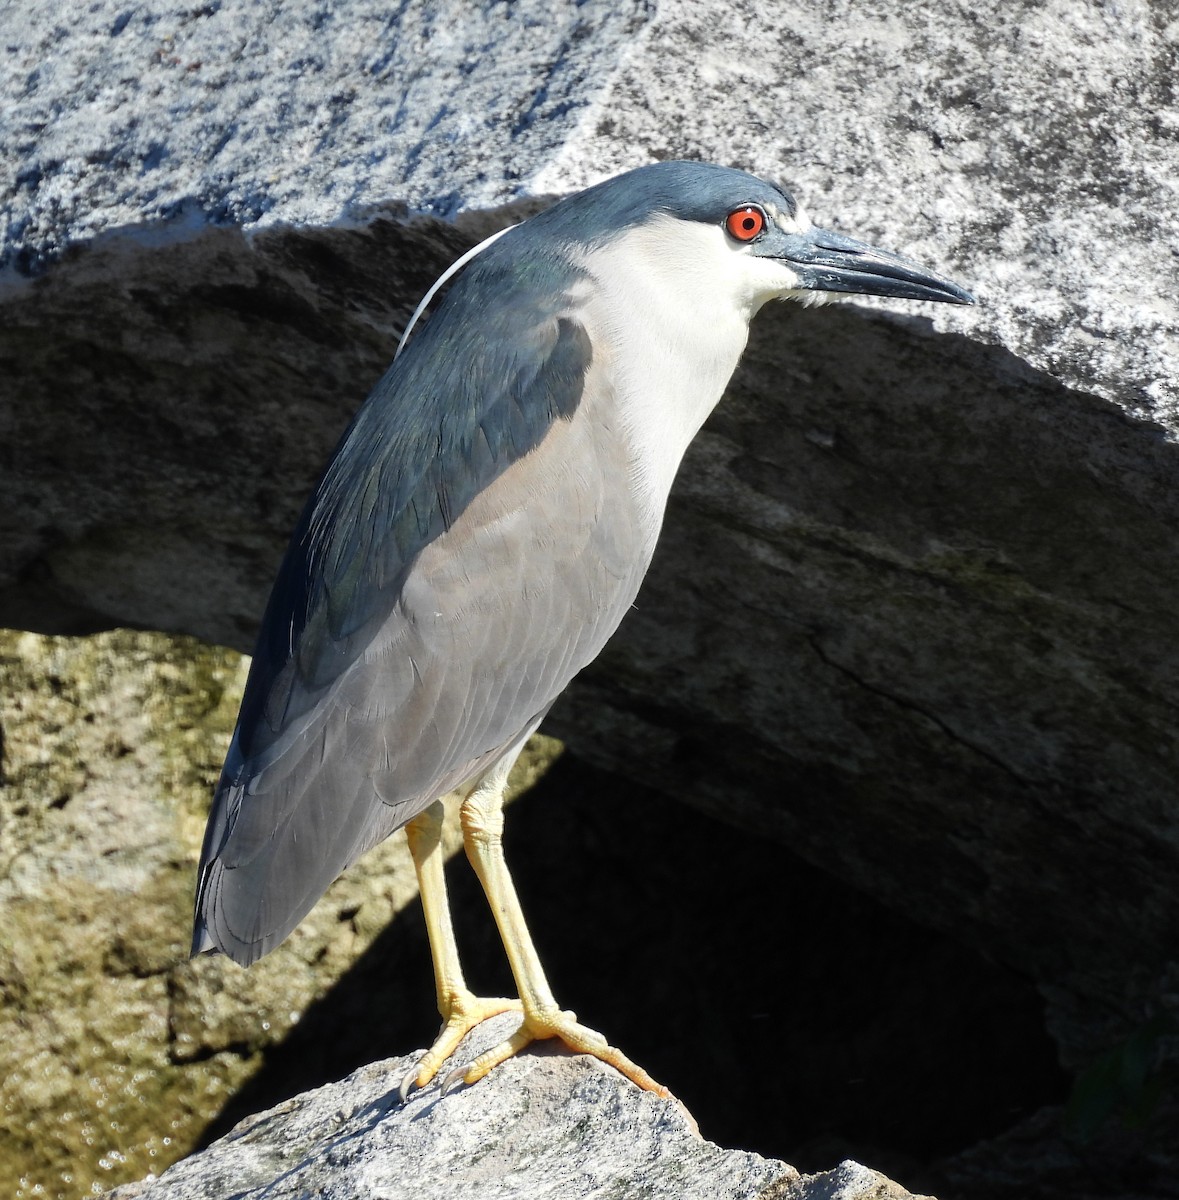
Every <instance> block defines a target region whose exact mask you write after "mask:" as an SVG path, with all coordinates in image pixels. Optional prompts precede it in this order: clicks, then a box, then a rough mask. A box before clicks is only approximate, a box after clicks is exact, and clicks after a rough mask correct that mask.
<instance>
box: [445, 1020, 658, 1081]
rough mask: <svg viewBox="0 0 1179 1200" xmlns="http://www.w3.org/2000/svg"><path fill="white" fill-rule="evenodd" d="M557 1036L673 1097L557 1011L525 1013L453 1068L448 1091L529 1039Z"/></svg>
mask: <svg viewBox="0 0 1179 1200" xmlns="http://www.w3.org/2000/svg"><path fill="white" fill-rule="evenodd" d="M554 1037H555V1038H560V1039H561V1041H562V1042H564V1043H565V1045H566V1046H568V1047H569V1049H570V1050H572V1051H574V1052H575V1053H577V1054H591V1055H593V1057H594V1058H596V1059H598V1060H600V1061H601V1062H604V1063H608V1064H609V1065H610V1066H612V1067H613V1068H614V1069H615V1070H616V1071H618V1072H620V1073H621V1074H623V1075H625V1076H626V1077H627V1079H629V1080H630V1081H631V1082H632V1083H634V1084H637V1085H638V1086H639V1087H641V1088H642V1089H643V1090H644V1091H647V1092H654V1093H655V1095H656V1096H662V1097H663V1098H664V1099H674V1098H675V1097H674V1096H672V1094H671V1092H670V1091H668V1089H667V1088H665V1087H664V1086H663V1085H662V1084H661V1083H656V1082H655V1080H654V1079H652V1078H651V1076H650V1075H648V1074H647V1072H646V1071H644V1070H643V1068H642V1067H640V1066H639V1065H638V1064H637V1063H634V1062H631V1060H630V1059H629V1058H627V1057H626V1055H625V1054H623V1053H622V1051H621V1050H619V1049H617V1047H615V1046H611V1045H610V1043H609V1042H607V1041H606V1039H605V1038H604V1037H603V1036H602V1035H601V1034H600V1033H598V1031H597V1030H596V1029H590V1028H589V1027H588V1026H586V1025H580V1024H578V1021H577V1016H576V1014H575V1013H571V1012H562V1011H556V1012H552V1013H527V1012H526V1013H525V1014H524V1019H523V1020H522V1021H521V1022H520V1028H519V1029H517V1030H516V1032H515V1033H514V1034H512V1036H511V1037H510V1038H508V1039H507V1040H506V1041H502V1042H500V1043H499V1045H498V1046H493V1047H492V1048H491V1049H490V1050H487V1051H485V1052H484V1053H483V1054H480V1055H479V1057H478V1058H476V1059H474V1060H473V1061H472V1062H471V1063H470V1064H469V1065H468V1066H467V1067H465V1068H463V1067H459V1068H458V1069H456V1070H454V1071H452V1072H451V1073H450V1074H449V1075H448V1076H447V1077H446V1081H445V1083H444V1085H443V1090H444V1091H447V1090H449V1089H450V1088H451V1087H453V1086H454V1085H455V1084H457V1083H458V1082H459V1080H460V1079H461V1080H462V1082H463V1083H466V1084H471V1083H477V1082H478V1081H479V1080H480V1079H482V1078H483V1076H484V1075H486V1074H487V1073H488V1072H489V1071H490V1070H492V1068H493V1067H497V1066H499V1064H500V1063H502V1062H506V1061H507V1060H508V1059H509V1058H511V1057H512V1056H513V1055H515V1054H519V1052H520V1051H521V1050H523V1049H524V1047H525V1046H527V1045H529V1044H530V1043H531V1042H537V1041H544V1040H545V1039H546V1038H554Z"/></svg>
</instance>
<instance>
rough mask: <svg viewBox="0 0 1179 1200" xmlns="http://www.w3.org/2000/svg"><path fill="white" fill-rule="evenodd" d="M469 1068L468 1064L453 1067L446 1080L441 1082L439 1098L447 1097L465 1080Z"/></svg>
mask: <svg viewBox="0 0 1179 1200" xmlns="http://www.w3.org/2000/svg"><path fill="white" fill-rule="evenodd" d="M470 1066H471V1064H470V1063H463V1065H462V1066H461V1067H455V1069H454V1070H453V1071H450V1072H448V1073H447V1076H446V1078H445V1079H444V1080H443V1081H442V1086H441V1087H440V1088H439V1089H438V1094H439V1096H449V1095H450V1093H451V1092H453V1091H454V1089H455V1088H457V1087H458V1085H459V1084H460V1083H462V1082H463V1080H464V1079H465V1078H466V1075H467V1071H468V1070H469V1069H470Z"/></svg>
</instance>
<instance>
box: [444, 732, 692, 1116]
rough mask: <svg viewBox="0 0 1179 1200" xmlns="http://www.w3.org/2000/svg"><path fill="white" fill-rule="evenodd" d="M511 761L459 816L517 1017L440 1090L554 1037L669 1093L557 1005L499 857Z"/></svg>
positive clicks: (490, 778)
mask: <svg viewBox="0 0 1179 1200" xmlns="http://www.w3.org/2000/svg"><path fill="white" fill-rule="evenodd" d="M511 764H512V756H508V757H507V762H506V764H505V763H504V762H501V763H500V764H499V765H497V766H496V767H495V768H493V770H492V771H491V772H490V773H489V774H488V775H487V777H486V778H485V779H484V780H483V781H482V782H481V783H480V784H479V786H478V787H477V788H476V789H475V790H474V791H473V792H472V793H471V794H470V795H469V796H468V797H467V799H466V800H465V801H464V803H463V806H462V808H461V810H460V817H461V820H462V828H463V844H464V846H465V847H466V851H467V857H468V858H469V859H470V860H471V865H472V866H473V867H474V869H475V874H476V875H478V876H479V882H480V883H481V884H482V885H483V890H484V892H485V893H486V894H487V901H488V903H489V904H490V905H491V911H492V913H493V914H494V916H495V923H496V925H497V926H498V927H499V932H500V937H501V938H502V939H503V943H504V949H505V950H506V951H507V956H508V962H509V963H510V964H511V968H512V975H513V976H514V978H515V980H516V987H517V989H518V990H519V992H520V1002H521V1004H522V1006H523V1020H522V1021H521V1023H520V1028H519V1029H518V1030H517V1031H516V1032H515V1033H514V1034H513V1035H512V1037H510V1038H508V1039H507V1040H506V1041H504V1042H501V1043H500V1044H499V1045H498V1046H495V1047H493V1048H492V1049H491V1050H488V1051H487V1052H486V1053H485V1054H481V1055H479V1057H478V1058H476V1059H475V1060H474V1062H472V1063H471V1064H470V1065H469V1066H467V1067H464V1068H461V1069H460V1070H458V1071H455V1072H452V1074H451V1075H450V1076H449V1077H448V1078H447V1079H446V1081H445V1082H444V1084H443V1090H445V1089H447V1088H448V1087H450V1086H452V1085H453V1084H454V1083H456V1082H458V1080H459V1079H461V1080H462V1081H463V1082H464V1083H475V1082H476V1081H477V1080H479V1079H482V1078H483V1076H484V1075H486V1074H487V1073H488V1071H490V1070H491V1069H492V1067H495V1066H497V1065H498V1064H499V1063H501V1062H503V1061H504V1060H505V1059H508V1058H511V1057H512V1055H514V1054H516V1053H518V1052H519V1051H520V1050H522V1049H523V1048H524V1047H525V1046H527V1045H528V1043H529V1042H532V1041H539V1040H541V1039H544V1038H551V1037H558V1038H560V1039H561V1041H563V1042H564V1043H565V1044H566V1045H567V1046H568V1047H569V1048H570V1049H571V1050H574V1051H576V1052H578V1053H581V1054H592V1055H593V1056H594V1057H595V1058H598V1059H601V1060H602V1062H605V1063H609V1064H610V1065H611V1066H612V1067H614V1068H616V1069H617V1070H618V1071H620V1072H621V1073H622V1074H623V1075H625V1076H626V1077H627V1078H628V1079H630V1080H631V1081H632V1082H634V1083H637V1084H638V1085H639V1087H641V1088H645V1089H646V1090H647V1091H649V1092H654V1093H655V1094H656V1095H659V1096H670V1095H671V1093H670V1092H669V1091H668V1090H667V1088H665V1087H663V1086H662V1085H661V1084H658V1083H656V1082H655V1080H654V1079H652V1078H651V1076H650V1075H648V1074H647V1072H646V1071H644V1070H643V1069H642V1067H640V1066H638V1065H636V1064H635V1063H633V1062H631V1060H630V1059H629V1058H627V1057H626V1055H625V1054H623V1053H622V1051H621V1050H617V1049H615V1048H614V1047H613V1046H611V1045H609V1044H608V1043H607V1041H606V1039H605V1038H604V1037H603V1036H602V1035H601V1034H600V1033H597V1032H596V1031H595V1030H593V1029H589V1028H587V1027H586V1026H584V1025H579V1024H578V1023H577V1016H576V1014H575V1013H572V1012H567V1011H565V1012H563V1011H562V1010H561V1009H560V1008H558V1007H557V1002H556V1000H555V999H554V998H553V993H552V990H551V989H550V988H549V984H548V980H547V979H546V978H545V974H544V969H543V968H542V967H541V965H540V959H539V958H538V957H537V954H536V949H535V947H534V946H533V944H532V938H531V936H530V935H529V933H528V927H527V925H526V924H525V922H524V914H523V912H522V910H521V908H520V901H519V899H518V898H517V896H516V888H515V885H514V884H513V883H512V878H511V875H510V874H509V873H508V866H507V862H506V861H505V859H504V853H503V824H504V817H503V799H504V788H505V787H506V785H507V777H508V770H509V769H510V767H511Z"/></svg>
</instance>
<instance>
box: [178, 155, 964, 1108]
mask: <svg viewBox="0 0 1179 1200" xmlns="http://www.w3.org/2000/svg"><path fill="white" fill-rule="evenodd" d="M466 257H467V258H469V259H470V262H469V265H467V266H466V269H465V271H464V272H463V273H462V274H461V275H460V276H459V278H458V279H457V281H456V282H455V283H454V285H453V286H452V288H451V289H450V291H449V293H448V294H447V295H446V296H445V298H444V299H443V301H442V302H441V304H440V305H439V307H438V310H437V312H436V313H435V315H434V316H433V317H432V318H431V319H430V320H429V322H428V323H426V324H425V325H424V326H423V327H422V328H421V330H420V331H419V332H418V333H417V334H416V336H414V337H413V339H412V340H411V341H410V342H409V343H408V345H406V346H405V353H404V354H402V355H400V357H398V358H397V359H396V361H395V362H394V364H393V366H392V367H391V368H390V369H389V371H388V372H387V374H386V375H385V377H384V378H383V379H382V380H381V381H380V382H379V383H378V384H377V386H376V388H375V389H374V391H373V393H372V395H371V396H370V397H369V399H368V401H367V402H366V403H365V404H364V405H363V407H362V408H361V409H360V411H359V412H358V413H357V415H356V418H355V420H353V422H352V424H351V426H350V427H349V429H348V431H347V432H346V433H345V434H344V437H343V439H342V440H341V442H340V444H339V446H338V447H337V449H336V452H335V454H334V455H333V457H332V460H331V462H330V463H329V464H328V467H327V470H326V471H325V473H324V475H323V478H322V479H321V480H320V482H319V485H318V486H317V487H316V489H315V492H314V494H313V495H312V497H311V499H310V500H309V502H308V504H307V506H306V508H305V509H304V511H303V515H302V517H301V519H300V521H299V525H298V528H297V529H296V530H295V533H294V536H293V537H292V539H291V544H290V547H289V549H288V550H287V554H286V558H285V559H284V561H283V564H282V566H281V568H280V570H279V574H278V579H277V581H276V582H275V585H274V591H273V593H272V595H271V597H270V603H269V605H268V606H267V609H266V614H265V616H264V617H263V621H262V629H261V632H260V634H259V637H258V644H257V649H256V651H255V655H254V661H253V665H252V667H251V670H250V676H249V682H248V683H247V685H246V691H245V696H244V699H243V700H242V707H241V715H240V716H239V718H238V723H237V729H236V731H235V733H234V735H233V741H232V743H231V745H230V748H229V753H228V756H227V758H226V761H225V767H224V770H223V772H222V775H221V781H220V783H219V784H218V787H217V794H216V798H215V799H214V802H213V809H212V813H211V815H210V817H209V825H208V830H207V832H206V834H205V843H204V849H203V851H202V854H201V865H200V878H199V883H198V886H197V898H196V920H195V931H194V938H193V952H194V953H199V952H202V951H216V950H220V951H222V952H223V953H225V954H228V955H230V956H231V957H232V958H234V959H236V960H237V961H238V962H239V963H243V964H248V963H250V962H253V961H254V959H256V958H258V957H259V956H260V955H263V954H265V953H267V952H268V951H269V950H272V949H273V948H274V947H275V946H277V945H278V944H279V943H280V942H281V941H282V940H283V938H285V937H286V936H287V934H288V933H290V931H291V930H292V929H293V928H294V927H295V925H296V924H297V923H298V922H299V921H300V920H301V919H302V918H303V916H304V915H305V914H306V913H307V912H308V911H309V910H310V909H311V907H312V905H314V904H315V902H316V901H317V900H318V899H319V897H320V896H321V895H322V894H323V892H324V890H325V889H326V888H327V886H328V885H329V884H330V883H331V882H332V880H334V879H335V878H336V876H337V875H339V874H340V872H341V871H343V870H344V869H345V868H346V867H347V866H348V865H349V864H350V863H352V862H354V861H355V860H356V858H357V857H359V856H360V855H361V854H363V853H364V851H365V850H367V849H368V848H369V847H370V846H374V845H376V843H377V842H380V841H381V840H382V839H384V838H387V837H388V836H389V835H390V834H391V833H393V832H394V830H397V829H400V828H401V827H402V826H403V825H404V826H405V827H406V830H407V833H408V836H409V845H410V850H411V852H412V855H413V860H414V864H415V866H416V868H417V873H418V880H419V883H420V886H421V896H422V907H423V910H424V913H425V918H426V925H427V929H428V932H429V937H430V947H431V954H432V958H433V963H434V974H435V982H436V985H437V992H438V1007H439V1010H440V1011H441V1014H442V1018H443V1026H442V1030H441V1032H440V1034H439V1036H438V1040H437V1041H436V1042H435V1043H434V1045H433V1047H432V1048H431V1049H430V1050H429V1051H428V1052H427V1053H426V1055H425V1057H424V1058H423V1059H422V1060H421V1062H420V1063H419V1064H418V1066H417V1068H416V1069H415V1071H414V1072H413V1073H412V1074H411V1076H410V1077H409V1078H408V1079H407V1080H406V1082H405V1085H404V1088H403V1090H405V1089H408V1088H409V1087H411V1086H413V1085H414V1084H416V1085H418V1086H422V1085H424V1084H425V1083H427V1082H428V1081H429V1080H430V1079H432V1078H433V1076H434V1075H435V1073H436V1072H437V1071H438V1069H439V1067H440V1066H441V1064H442V1062H443V1061H444V1059H445V1058H446V1057H447V1056H448V1055H449V1054H450V1053H452V1052H453V1050H454V1049H455V1047H456V1046H457V1045H458V1043H459V1041H460V1039H461V1038H462V1036H463V1035H464V1034H465V1033H466V1032H467V1031H468V1030H469V1029H471V1028H472V1027H473V1026H474V1025H476V1024H477V1023H478V1022H480V1021H482V1020H484V1019H485V1018H487V1017H488V1016H491V1015H493V1014H495V1013H498V1012H503V1011H505V1010H507V1009H520V1010H521V1021H520V1026H519V1029H518V1031H517V1032H516V1033H515V1035H514V1036H512V1037H511V1038H510V1039H509V1040H507V1041H505V1042H503V1043H502V1044H500V1045H498V1046H496V1047H495V1048H494V1049H492V1050H490V1051H488V1052H487V1053H486V1054H483V1055H481V1056H480V1057H479V1058H477V1059H476V1060H475V1061H474V1062H473V1063H471V1064H469V1065H468V1066H467V1067H465V1068H462V1069H460V1071H459V1072H455V1073H453V1075H452V1078H457V1077H461V1078H462V1079H464V1080H465V1081H466V1082H468V1083H473V1082H474V1081H475V1080H477V1079H479V1078H481V1077H482V1076H483V1075H484V1074H486V1073H487V1071H489V1070H490V1069H491V1068H492V1067H493V1066H495V1065H496V1064H497V1063H499V1062H502V1061H503V1060H504V1059H506V1058H508V1057H510V1056H511V1055H513V1054H515V1053H516V1052H517V1051H518V1050H520V1049H521V1048H522V1047H523V1046H525V1045H527V1044H528V1043H529V1042H531V1041H532V1040H534V1039H537V1038H548V1037H559V1038H561V1039H562V1040H563V1041H564V1042H565V1043H567V1044H568V1045H569V1046H570V1047H571V1048H572V1049H574V1050H577V1051H583V1052H587V1053H590V1054H593V1055H595V1056H596V1057H598V1058H600V1059H602V1060H603V1061H605V1062H608V1063H611V1064H613V1065H614V1066H615V1067H617V1068H618V1070H620V1071H621V1072H622V1073H623V1074H624V1075H626V1076H628V1077H629V1078H630V1079H632V1080H634V1082H635V1083H637V1084H639V1085H640V1086H641V1087H645V1088H648V1089H650V1090H652V1091H656V1092H659V1093H660V1094H666V1089H663V1088H661V1087H660V1086H659V1085H658V1084H656V1083H655V1082H654V1080H652V1079H651V1077H650V1076H649V1075H647V1073H646V1072H645V1071H643V1070H642V1069H641V1068H640V1067H638V1066H636V1065H635V1064H634V1063H632V1062H631V1061H630V1060H629V1059H628V1058H626V1057H625V1056H624V1055H623V1054H622V1053H620V1052H619V1051H618V1050H616V1049H614V1048H613V1047H611V1046H609V1045H607V1043H606V1039H605V1038H603V1037H602V1036H601V1034H599V1033H596V1032H595V1031H593V1030H592V1029H588V1028H586V1027H585V1026H583V1025H580V1024H578V1023H577V1020H576V1018H575V1016H574V1014H573V1013H571V1012H563V1011H562V1010H561V1009H560V1008H559V1007H558V1005H557V1003H556V1001H555V999H554V998H553V994H552V992H551V991H550V989H549V986H548V983H547V981H546V980H545V976H544V972H543V970H542V968H541V965H540V962H539V961H538V959H537V956H536V952H535V950H534V949H533V946H532V941H531V938H530V937H529V934H528V930H527V927H526V926H525V923H524V917H523V914H522V913H521V911H520V905H519V903H518V901H517V899H516V893H515V889H514V888H513V886H512V881H511V878H510V876H509V874H508V869H507V865H506V863H505V861H504V857H503V851H502V848H501V830H502V827H503V816H502V803H503V792H504V786H505V784H506V781H507V777H508V770H509V768H510V767H511V765H512V763H513V761H514V760H515V758H516V756H517V755H518V754H519V752H520V749H521V747H522V746H523V745H524V743H525V741H526V740H527V739H528V737H529V736H530V735H531V734H532V732H533V731H534V730H535V729H536V728H537V726H538V725H539V724H540V722H541V720H542V719H543V717H544V715H545V713H546V712H547V711H548V709H549V707H550V706H551V705H552V703H553V701H554V700H555V699H556V698H557V696H558V695H559V694H560V693H561V691H562V690H563V689H564V687H565V685H566V684H567V683H568V682H569V681H570V679H572V678H573V676H574V675H576V674H577V672H578V671H580V670H581V669H582V667H584V666H585V665H586V664H587V663H589V662H590V661H591V660H592V659H593V658H594V657H595V656H596V655H597V654H598V652H599V651H600V650H601V649H602V646H603V645H604V644H605V642H606V640H607V638H609V637H610V635H611V634H612V633H613V632H614V630H615V628H616V627H617V626H618V623H619V622H620V621H621V620H622V618H623V616H624V615H625V613H626V611H627V609H628V608H629V607H630V605H631V602H632V601H633V600H634V598H635V594H636V593H637V592H638V590H639V584H640V583H641V582H642V579H643V576H644V575H645V574H646V571H647V566H648V564H649V563H650V561H651V555H652V553H653V551H654V549H655V542H656V539H657V538H658V536H659V528H660V524H661V522H662V520H663V511H664V506H665V504H666V501H667V495H668V491H669V490H670V488H671V484H672V480H673V479H674V477H675V473H676V470H677V468H678V467H679V464H680V460H681V458H682V457H683V454H684V451H685V450H686V449H687V447H688V443H689V442H690V441H691V440H692V438H693V437H694V436H695V434H696V432H697V430H698V429H699V428H700V426H701V424H702V423H703V421H704V419H705V418H706V417H707V416H708V414H709V413H710V412H711V411H712V409H713V407H714V406H715V405H716V403H717V401H718V400H720V398H721V393H722V392H723V391H724V389H725V385H726V384H727V383H728V381H729V378H730V376H731V375H732V374H733V370H734V368H735V367H736V366H737V361H738V359H739V358H740V356H741V352H742V350H743V349H744V348H745V342H746V338H747V336H748V332H749V322H750V319H751V318H752V317H753V315H754V313H756V312H757V310H758V309H759V308H760V307H761V306H762V305H763V304H764V303H765V302H766V301H767V300H772V299H778V298H787V299H794V300H801V301H803V302H813V301H815V300H818V299H822V298H825V296H826V294H827V293H831V292H862V293H867V294H871V295H879V296H893V297H904V298H908V299H915V300H944V301H948V302H950V303H953V304H969V303H971V297H970V296H969V295H968V293H966V292H964V291H963V290H962V289H961V288H959V287H957V286H956V285H955V284H953V283H950V282H949V281H948V280H945V279H942V278H939V277H938V276H936V275H933V274H930V273H929V272H928V271H925V270H923V269H922V268H921V267H919V266H917V265H916V264H915V263H912V262H909V261H908V260H906V259H903V258H900V257H898V256H896V255H893V254H887V253H884V252H882V251H879V250H874V249H872V248H871V247H870V246H866V245H864V244H863V243H862V242H857V241H853V240H852V239H851V238H847V237H843V236H842V235H840V234H836V233H830V232H828V231H826V230H823V229H817V228H815V227H814V226H813V225H812V224H811V223H810V221H809V220H808V219H807V217H806V216H805V215H804V213H803V211H802V209H801V208H800V207H799V206H798V205H797V204H796V203H795V201H794V200H793V199H792V198H791V197H790V196H789V195H788V194H787V193H786V192H784V191H782V190H781V189H779V188H777V187H774V186H772V185H771V184H768V183H764V182H762V181H761V180H759V179H755V178H754V177H752V176H750V175H746V174H744V173H742V172H740V171H733V170H728V169H726V168H723V167H716V166H708V165H705V164H702V163H687V162H665V163H657V164H655V165H653V166H648V167H643V168H640V169H639V170H636V171H631V172H629V173H628V174H625V175H620V176H618V177H617V178H615V179H610V180H608V181H607V182H605V183H602V184H599V185H598V186H597V187H592V188H590V189H589V190H587V191H584V192H581V193H579V194H578V195H575V196H571V197H569V198H568V199H567V200H564V201H562V202H561V203H559V204H557V205H555V206H554V207H553V208H550V209H549V210H548V211H546V212H544V213H541V214H540V215H539V216H536V217H534V218H532V219H531V220H529V221H526V222H524V223H523V224H521V225H518V226H516V227H515V228H512V229H509V230H508V231H507V232H505V233H503V234H502V236H497V237H495V238H489V239H488V240H487V241H486V242H485V243H483V245H482V246H481V247H479V248H478V249H477V251H475V252H473V253H472V255H469V256H466ZM463 261H465V260H460V262H463ZM448 274H449V273H448ZM444 278H445V277H444ZM415 316H416V314H415ZM411 324H412V322H411ZM407 333H408V330H407ZM455 789H461V791H462V792H463V794H464V799H463V801H462V806H461V809H460V812H461V823H462V832H463V840H464V844H465V846H466V851H467V855H468V857H469V858H470V861H471V864H472V865H473V867H474V869H475V871H476V873H477V874H478V876H479V879H480V881H481V883H482V884H483V888H484V890H485V892H486V894H487V899H488V902H489V903H490V905H491V909H492V912H493V913H494V915H495V919H496V922H497V924H498V926H499V931H500V934H501V936H502V938H503V943H504V948H505V950H506V951H507V956H508V960H509V962H510V964H511V968H512V973H513V975H514V977H515V981H516V986H517V988H518V990H519V1000H508V999H502V998H497V999H484V998H479V997H476V996H474V995H473V994H472V993H471V992H470V991H469V990H468V988H467V987H466V984H465V983H464V981H463V975H462V970H461V968H460V966H459V960H458V953H457V950H456V948H455V942H454V935H453V930H452V926H451V918H450V912H449V909H448V905H447V897H446V884H445V881H444V879H443V869H442V858H441V849H440V845H441V840H440V839H441V824H442V813H443V807H442V804H441V803H440V800H439V797H441V796H443V795H445V794H446V793H448V792H450V791H452V790H455ZM448 1082H449V1081H448Z"/></svg>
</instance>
